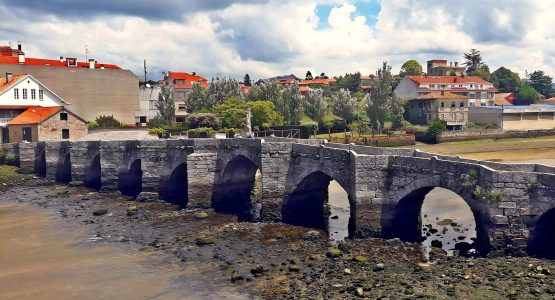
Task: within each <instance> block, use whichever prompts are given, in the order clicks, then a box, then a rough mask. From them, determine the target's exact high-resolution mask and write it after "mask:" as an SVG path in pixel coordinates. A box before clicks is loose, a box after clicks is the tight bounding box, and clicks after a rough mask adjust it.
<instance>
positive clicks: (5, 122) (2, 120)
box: [0, 118, 13, 126]
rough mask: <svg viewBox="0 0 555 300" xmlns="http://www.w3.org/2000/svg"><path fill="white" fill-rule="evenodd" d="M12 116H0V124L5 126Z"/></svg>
mask: <svg viewBox="0 0 555 300" xmlns="http://www.w3.org/2000/svg"><path fill="white" fill-rule="evenodd" d="M11 120H13V118H0V126H6V125H7V124H8V123H9V122H10V121H11Z"/></svg>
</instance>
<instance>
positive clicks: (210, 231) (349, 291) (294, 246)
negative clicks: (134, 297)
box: [0, 176, 555, 299]
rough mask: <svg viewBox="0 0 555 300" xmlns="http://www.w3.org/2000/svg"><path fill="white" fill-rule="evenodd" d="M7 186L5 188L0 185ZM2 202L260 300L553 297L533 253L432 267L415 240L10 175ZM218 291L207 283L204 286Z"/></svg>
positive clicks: (543, 263)
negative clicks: (357, 234)
mask: <svg viewBox="0 0 555 300" xmlns="http://www.w3.org/2000/svg"><path fill="white" fill-rule="evenodd" d="M0 184H1V183H0ZM2 187H3V189H4V191H1V192H0V196H1V197H0V199H2V200H3V201H17V202H20V203H27V204H31V205H34V206H40V207H43V208H44V209H48V210H53V211H56V212H57V214H58V215H59V216H60V218H61V219H63V220H64V222H68V223H69V224H75V225H76V226H77V225H78V226H80V228H84V230H86V231H88V232H90V233H91V234H93V235H94V236H95V237H96V242H95V243H109V244H112V245H119V244H125V246H127V247H128V246H132V247H136V248H138V249H144V250H148V251H151V250H154V251H161V252H162V253H165V254H167V255H168V256H170V257H173V258H174V259H175V260H176V261H179V262H180V263H182V264H184V265H185V264H190V263H197V264H201V265H202V264H206V265H216V266H217V268H218V269H219V272H217V274H219V275H218V278H214V279H213V280H214V281H218V282H222V281H223V282H227V284H229V285H230V286H234V287H237V288H238V289H240V290H241V291H242V292H247V293H248V294H250V295H252V297H253V298H262V299H351V298H354V297H360V298H368V299H553V298H554V297H555V264H554V263H553V262H552V261H549V260H543V259H536V258H529V257H524V258H523V257H519V258H515V257H498V258H464V257H458V256H453V257H447V256H445V253H444V251H442V250H440V249H434V250H433V251H432V254H431V261H433V263H428V262H425V260H424V259H423V256H422V251H421V247H420V245H418V244H408V243H403V242H401V241H399V240H389V241H384V240H380V239H370V240H361V241H346V242H341V243H339V244H338V245H337V246H336V247H330V246H329V245H330V243H329V240H328V237H327V233H325V232H324V231H318V230H312V229H308V228H301V227H296V226H290V225H286V224H259V223H242V222H237V218H236V217H234V216H230V215H223V214H218V213H215V212H213V211H211V210H202V211H201V210H186V209H181V208H179V207H177V206H174V205H170V204H167V203H164V202H137V201H136V200H134V199H131V198H129V197H126V196H121V195H120V194H119V193H100V192H97V191H94V190H89V189H85V188H79V187H69V186H64V185H57V184H53V183H50V182H47V181H45V180H43V179H37V178H32V177H23V176H20V177H17V176H12V177H10V181H9V182H7V183H6V185H2ZM211 288H212V287H211V285H210V282H206V289H207V290H210V289H211Z"/></svg>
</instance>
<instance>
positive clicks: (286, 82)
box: [276, 78, 295, 84]
mask: <svg viewBox="0 0 555 300" xmlns="http://www.w3.org/2000/svg"><path fill="white" fill-rule="evenodd" d="M293 82H295V79H293V78H283V79H276V83H277V84H290V83H293Z"/></svg>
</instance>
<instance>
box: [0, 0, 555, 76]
mask: <svg viewBox="0 0 555 300" xmlns="http://www.w3.org/2000/svg"><path fill="white" fill-rule="evenodd" d="M371 1H375V0H371ZM358 3H359V1H348V0H327V1H318V0H307V1H294V0H253V1H248V0H243V1H231V0H216V1H205V0H194V1H178V0H169V1H163V2H155V1H130V0H118V1H113V0H111V1H107V0H98V1H95V2H92V1H73V2H68V1H65V0H53V1H37V0H29V1H15V0H4V1H3V2H1V3H0V36H2V37H3V39H6V42H7V41H12V42H13V41H17V40H25V41H27V42H28V44H25V45H24V47H25V50H26V53H27V55H28V56H30V57H50V58H56V57H58V56H60V55H63V56H77V57H80V58H82V57H83V56H84V54H83V53H84V45H88V48H89V49H90V50H91V51H92V54H91V56H93V57H94V58H96V59H98V60H99V61H102V62H105V63H115V64H118V65H121V66H122V67H124V68H127V69H131V70H132V71H135V72H136V73H137V74H142V61H143V59H145V58H146V59H147V60H148V65H149V68H150V70H151V72H150V75H149V77H151V78H159V77H161V72H162V71H167V70H175V71H178V70H179V71H191V72H192V71H195V72H197V73H198V74H202V75H205V76H206V77H208V78H209V77H212V76H223V75H230V76H233V77H235V78H239V79H240V78H242V77H243V75H244V74H245V73H249V74H250V75H251V78H253V79H255V78H261V77H270V76H275V75H278V74H290V73H295V74H297V75H303V74H304V73H305V72H306V71H307V70H311V71H312V73H313V74H319V73H321V72H325V73H326V74H328V75H340V74H343V73H346V72H354V71H360V72H361V73H363V74H371V73H374V71H375V70H376V69H377V68H378V67H379V66H380V64H381V62H382V61H389V62H390V63H391V64H392V65H393V67H394V70H398V68H400V66H401V65H402V63H403V62H404V61H406V60H408V59H417V60H419V61H420V62H421V63H422V64H423V65H424V64H425V62H426V60H428V59H432V58H445V59H448V60H450V61H461V60H462V53H463V52H464V51H468V50H469V49H471V48H476V49H478V50H480V51H481V52H482V56H483V58H484V60H485V62H486V63H487V64H488V65H489V66H490V68H491V69H492V70H495V69H496V68H497V67H499V66H506V67H509V68H511V69H513V70H515V71H517V72H519V73H521V74H523V73H524V71H525V70H535V69H542V70H544V71H546V72H547V73H548V74H550V75H551V76H553V75H555V59H554V58H553V49H552V45H553V44H554V40H555V19H554V18H553V17H552V16H553V15H555V7H553V6H552V5H550V4H549V3H546V2H544V1H524V0H507V1H503V2H501V3H500V2H498V1H491V0H489V1H484V0H482V1H479V0H468V1H465V2H460V1H455V0H447V1H441V2H437V1H433V0H420V1H411V0H387V1H381V3H380V5H379V8H380V11H379V14H377V15H368V14H366V15H365V13H364V11H362V10H361V9H359V4H358ZM322 5H326V7H330V9H329V13H326V14H325V15H319V14H318V8H319V7H321V6H322ZM37 16H41V17H38V18H37ZM323 17H324V18H326V20H322V19H321V18H323ZM369 20H372V22H369ZM523 20H525V21H523ZM324 21H325V22H324ZM374 21H375V22H374ZM14 24H18V25H17V26H15V25H14ZM322 24H325V26H322Z"/></svg>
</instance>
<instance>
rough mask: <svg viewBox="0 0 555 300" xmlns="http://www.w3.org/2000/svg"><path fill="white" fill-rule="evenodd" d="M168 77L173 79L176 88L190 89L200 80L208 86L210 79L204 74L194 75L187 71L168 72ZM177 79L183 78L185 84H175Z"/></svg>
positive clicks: (203, 84)
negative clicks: (203, 75)
mask: <svg viewBox="0 0 555 300" xmlns="http://www.w3.org/2000/svg"><path fill="white" fill-rule="evenodd" d="M168 77H169V78H170V79H171V82H172V84H173V87H174V88H176V89H190V88H192V87H193V83H195V82H199V83H200V84H201V85H202V86H204V87H208V80H207V79H206V78H204V77H202V76H198V75H192V74H189V73H185V72H172V71H170V72H168ZM176 79H182V80H183V81H184V84H175V80H176Z"/></svg>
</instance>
